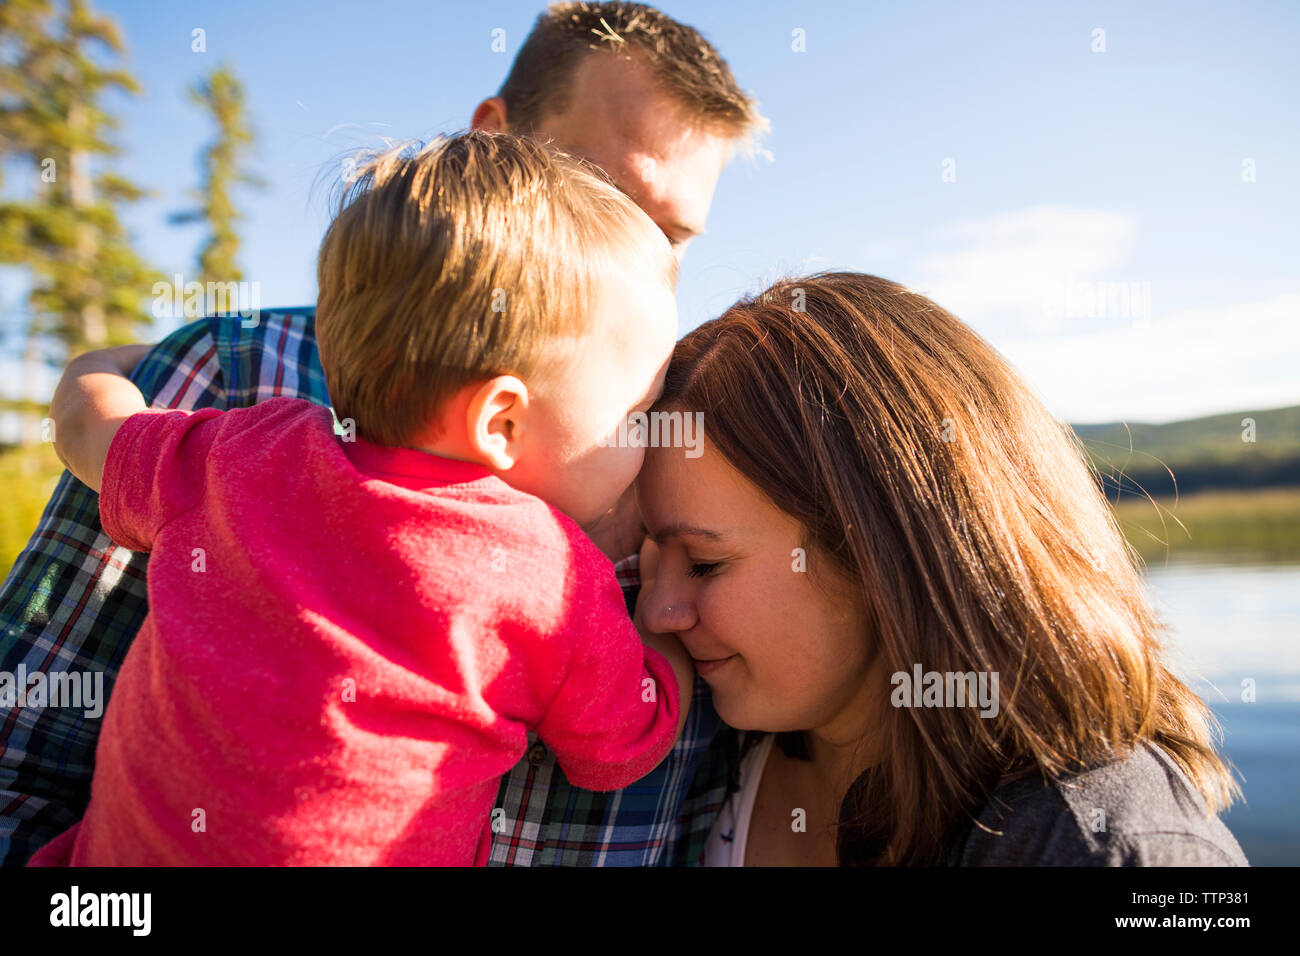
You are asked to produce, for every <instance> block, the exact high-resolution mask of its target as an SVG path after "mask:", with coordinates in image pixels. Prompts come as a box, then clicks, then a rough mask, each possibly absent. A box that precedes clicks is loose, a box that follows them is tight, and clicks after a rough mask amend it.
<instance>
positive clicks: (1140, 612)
mask: <svg viewBox="0 0 1300 956" xmlns="http://www.w3.org/2000/svg"><path fill="white" fill-rule="evenodd" d="M656 410H658V411H662V412H672V411H680V412H683V413H695V412H702V413H703V415H704V419H703V423H704V446H703V454H701V455H698V456H697V457H694V458H692V457H688V456H686V455H683V454H682V453H681V451H680V450H674V449H672V448H658V449H652V450H651V451H650V452H649V454H648V456H647V459H646V464H645V467H644V469H643V471H642V473H641V475H640V477H639V478H638V482H637V490H638V498H639V501H640V504H641V508H642V514H643V516H644V519H645V523H646V526H647V529H648V531H649V534H650V536H651V539H652V540H653V541H654V542H655V545H656V546H650V545H648V546H647V548H646V549H645V552H644V553H643V574H644V584H643V590H642V593H641V598H640V601H639V606H638V609H637V614H638V617H639V619H640V621H641V623H642V625H643V626H644V627H646V628H647V629H649V630H651V631H657V632H664V633H675V634H676V635H677V636H678V637H679V638H680V639H681V640H682V642H683V644H684V645H685V646H686V649H687V651H688V652H689V653H690V654H691V656H692V658H694V660H695V662H696V667H697V670H698V672H699V673H700V675H701V676H702V677H703V678H704V680H705V681H707V682H708V684H709V685H710V688H711V690H712V694H713V701H714V704H715V706H716V708H717V710H718V713H719V714H720V715H721V717H722V719H723V720H724V721H726V722H727V723H728V724H730V725H731V726H732V727H734V728H738V729H740V730H743V731H749V732H750V733H745V734H743V735H741V737H743V738H744V743H745V750H744V754H743V761H742V763H741V769H740V774H739V781H738V787H737V788H736V792H735V793H733V794H732V795H731V797H730V798H729V800H728V802H727V805H726V806H725V807H724V809H723V812H722V814H721V816H720V818H719V820H718V822H717V824H716V825H715V827H714V830H713V833H712V834H711V836H710V840H709V845H708V849H707V850H706V852H705V859H704V862H705V863H706V864H707V865H763V864H776V865H808V864H827V865H835V864H840V865H899V864H912V865H917V864H919V865H940V864H950V865H987V864H1013V865H1030V864H1040V865H1041V864H1049V865H1050V864H1067V865H1153V864H1185V865H1207V864H1226V865H1245V864H1246V860H1245V857H1244V856H1243V855H1242V853H1241V849H1240V847H1239V846H1238V845H1237V843H1236V841H1235V840H1234V839H1233V837H1232V835H1231V834H1230V833H1229V832H1228V830H1227V829H1226V828H1225V827H1224V826H1223V824H1222V823H1221V822H1220V821H1219V820H1218V819H1217V817H1216V816H1214V813H1215V812H1217V811H1220V810H1222V809H1223V808H1225V807H1226V806H1228V805H1229V804H1230V803H1231V802H1232V800H1233V799H1234V798H1235V797H1236V796H1237V795H1238V789H1237V786H1236V784H1235V782H1234V781H1233V779H1232V777H1231V776H1230V774H1229V772H1228V770H1227V769H1226V768H1225V766H1224V764H1223V762H1222V761H1221V760H1220V758H1219V757H1218V755H1217V754H1216V752H1215V749H1214V743H1213V738H1212V736H1211V723H1212V718H1211V716H1210V715H1209V713H1208V711H1207V709H1206V707H1205V705H1204V704H1203V703H1202V702H1201V701H1200V700H1199V699H1198V698H1197V697H1196V695H1195V694H1193V693H1192V692H1191V690H1189V689H1188V688H1187V687H1186V686H1185V685H1184V684H1183V683H1182V682H1181V681H1179V680H1178V679H1177V678H1176V677H1175V676H1174V675H1173V674H1172V673H1170V671H1169V670H1168V669H1167V668H1166V667H1165V665H1164V664H1163V663H1162V661H1161V658H1160V646H1159V640H1158V633H1159V626H1158V622H1157V620H1156V619H1155V617H1154V615H1153V613H1152V611H1151V609H1150V607H1149V605H1148V604H1147V602H1146V600H1145V598H1144V595H1143V591H1142V585H1141V580H1140V577H1139V574H1138V572H1137V570H1136V568H1135V566H1134V564H1133V561H1132V558H1131V557H1130V553H1129V551H1128V549H1127V546H1126V545H1125V543H1124V541H1123V539H1122V537H1121V536H1120V533H1119V531H1118V528H1117V526H1116V523H1115V521H1114V518H1113V517H1112V515H1111V512H1110V509H1109V507H1108V505H1107V504H1106V501H1105V500H1104V498H1103V496H1102V493H1101V491H1100V488H1099V485H1098V483H1097V482H1096V480H1095V478H1094V476H1093V475H1092V474H1091V473H1090V471H1089V470H1088V468H1087V467H1086V465H1085V463H1084V458H1083V456H1082V454H1081V452H1080V449H1079V446H1078V444H1077V441H1076V440H1075V439H1074V438H1073V437H1072V436H1071V434H1070V432H1069V430H1068V429H1067V428H1066V427H1064V426H1062V425H1060V424H1058V423H1057V422H1056V421H1055V420H1053V418H1052V417H1051V416H1050V415H1049V414H1048V412H1047V411H1046V409H1045V408H1044V407H1043V406H1042V404H1041V403H1040V402H1039V401H1038V400H1037V399H1036V398H1035V397H1034V395H1033V394H1032V393H1031V392H1030V390H1029V389H1028V388H1027V387H1026V385H1025V384H1024V383H1023V382H1022V381H1020V379H1019V378H1018V377H1017V376H1016V375H1015V373H1014V372H1013V371H1012V370H1011V369H1010V368H1009V367H1008V365H1007V364H1006V362H1005V361H1004V360H1003V359H1002V358H1001V357H1000V356H999V355H998V354H997V353H996V352H995V351H994V350H993V349H992V348H991V347H990V346H989V345H988V344H987V343H985V342H984V341H983V340H982V339H980V338H979V337H978V336H977V335H976V334H975V333H974V332H972V331H971V330H970V329H969V328H967V327H966V326H965V325H963V324H962V323H961V322H959V321H958V320H957V319H956V318H954V317H953V316H952V315H950V314H949V313H947V312H945V311H944V310H943V309H941V308H939V307H938V306H936V305H935V304H934V303H933V302H930V301H929V300H927V299H925V298H923V297H922V296H919V295H916V294H914V293H912V292H909V291H908V290H906V289H904V288H903V287H901V286H898V285H896V284H894V283H891V282H887V281H885V280H882V279H878V278H875V277H872V276H865V275H859V274H853V273H828V274H822V275H817V276H812V277H809V278H805V279H798V280H790V281H785V282H780V283H778V284H777V285H775V286H773V287H772V288H770V289H768V290H767V291H766V292H764V293H762V294H761V295H759V296H757V297H755V298H753V299H746V300H743V301H741V302H740V303H738V304H737V305H735V306H733V307H732V308H731V309H730V310H728V312H727V313H726V314H725V315H723V316H722V317H721V318H719V319H717V320H715V321H712V322H709V323H706V324H705V325H703V326H701V327H699V328H698V329H696V330H695V331H693V332H691V333H690V334H689V335H687V336H686V337H685V338H684V339H683V340H682V341H681V342H680V343H679V344H678V347H677V351H676V352H675V353H674V357H673V361H672V365H671V367H670V370H669V374H668V377H667V381H666V384H665V390H664V393H663V396H662V398H661V399H660V402H659V403H658V405H657V406H656Z"/></svg>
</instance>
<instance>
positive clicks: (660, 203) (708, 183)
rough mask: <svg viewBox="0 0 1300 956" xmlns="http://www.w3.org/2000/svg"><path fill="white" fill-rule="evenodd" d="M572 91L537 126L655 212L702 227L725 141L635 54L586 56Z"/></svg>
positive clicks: (694, 229) (723, 159)
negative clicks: (563, 104)
mask: <svg viewBox="0 0 1300 956" xmlns="http://www.w3.org/2000/svg"><path fill="white" fill-rule="evenodd" d="M569 92H570V95H569V97H568V98H567V103H566V107H567V108H566V109H565V110H564V112H563V113H562V114H559V115H558V116H551V117H548V118H547V119H546V120H544V121H543V123H542V124H541V127H542V128H541V132H543V133H546V134H549V135H551V136H553V137H554V138H555V140H556V141H557V145H559V146H560V147H562V148H564V149H567V150H569V151H571V152H573V153H575V154H577V155H579V156H582V157H583V158H584V159H587V160H590V161H591V162H593V163H595V164H596V165H597V166H600V167H601V168H602V169H604V171H605V172H606V173H608V174H609V176H610V177H611V178H613V179H614V181H615V182H616V183H618V185H619V187H620V188H621V189H623V191H624V192H626V193H628V194H629V195H630V196H632V197H633V198H634V199H635V200H636V201H637V202H638V203H639V204H641V205H642V206H643V207H645V208H647V211H650V212H651V213H652V215H655V216H656V217H657V218H662V217H663V216H664V215H665V214H668V215H669V216H670V218H672V219H674V220H678V221H676V222H675V223H674V225H676V226H677V227H679V228H681V229H683V230H687V231H690V232H695V233H699V232H702V231H703V229H704V218H705V216H706V215H707V212H708V207H709V204H710V202H711V201H712V198H713V190H714V187H715V186H716V184H717V180H718V176H719V175H720V174H721V172H722V167H723V166H724V165H725V164H726V161H727V159H728V158H729V153H730V143H729V141H728V140H727V139H726V138H725V137H724V136H722V135H720V134H719V133H718V132H716V131H714V130H711V129H709V128H707V127H705V126H704V125H702V124H701V123H700V122H699V121H698V120H696V119H694V118H692V117H691V116H690V114H689V112H688V111H687V110H686V109H684V108H683V107H682V106H681V105H680V104H678V103H677V102H676V101H675V100H674V99H672V97H671V96H669V95H668V94H667V93H664V92H663V91H662V90H660V89H659V88H658V85H657V82H656V81H655V79H654V77H653V75H652V74H651V73H650V72H649V69H648V67H646V66H645V65H644V64H642V63H640V62H639V61H636V60H630V61H629V60H628V59H627V58H625V57H618V56H613V55H608V54H599V55H596V54H593V55H591V56H588V57H587V58H586V59H585V60H584V61H583V63H581V64H579V66H578V69H577V70H576V71H575V76H574V78H573V86H572V87H571V89H570V91H569Z"/></svg>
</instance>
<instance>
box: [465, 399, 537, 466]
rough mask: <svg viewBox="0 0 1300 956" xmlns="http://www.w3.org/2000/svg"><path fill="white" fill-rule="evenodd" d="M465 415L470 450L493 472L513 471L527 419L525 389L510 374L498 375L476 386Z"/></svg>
mask: <svg viewBox="0 0 1300 956" xmlns="http://www.w3.org/2000/svg"><path fill="white" fill-rule="evenodd" d="M465 414H466V420H465V425H466V434H467V435H468V436H469V444H470V448H472V449H473V450H474V452H475V453H476V454H477V455H479V456H480V458H481V460H482V461H483V462H484V463H485V464H487V465H489V466H490V467H492V468H495V469H496V470H497V471H509V470H510V469H511V468H513V467H514V465H515V462H516V461H518V460H519V454H520V451H521V449H522V443H523V435H524V429H525V427H526V419H527V418H528V386H527V385H525V384H524V383H523V382H522V381H521V380H520V379H518V378H515V376H513V375H498V376H496V377H495V378H492V379H489V380H488V381H486V382H484V383H483V384H482V385H480V386H479V387H478V389H477V390H476V391H475V392H474V394H473V396H472V397H471V398H470V400H469V407H468V408H467V409H466V412H465Z"/></svg>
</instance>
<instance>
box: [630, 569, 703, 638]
mask: <svg viewBox="0 0 1300 956" xmlns="http://www.w3.org/2000/svg"><path fill="white" fill-rule="evenodd" d="M641 620H642V622H643V623H644V625H645V627H646V629H647V630H649V631H653V632H655V633H656V634H674V633H678V632H680V631H688V630H690V629H691V628H692V627H694V626H695V605H694V604H693V603H692V601H691V599H690V598H689V597H688V596H687V595H686V594H685V593H684V592H683V591H682V590H681V589H679V588H674V587H672V586H671V584H670V582H668V581H665V580H664V578H663V576H662V575H660V576H658V577H656V578H655V579H654V580H653V581H652V582H650V586H649V589H648V590H646V591H643V592H642V594H641Z"/></svg>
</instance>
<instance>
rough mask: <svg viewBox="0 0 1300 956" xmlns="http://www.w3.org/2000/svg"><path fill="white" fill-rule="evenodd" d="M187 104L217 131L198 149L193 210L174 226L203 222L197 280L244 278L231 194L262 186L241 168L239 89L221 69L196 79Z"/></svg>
mask: <svg viewBox="0 0 1300 956" xmlns="http://www.w3.org/2000/svg"><path fill="white" fill-rule="evenodd" d="M189 95H190V99H191V100H192V101H193V102H194V103H196V104H197V105H199V106H200V107H202V108H203V110H204V111H205V112H206V113H208V114H209V115H210V116H211V117H212V119H213V121H214V122H215V124H216V127H217V134H216V137H215V138H214V139H213V140H212V142H211V143H209V144H208V145H207V146H206V147H205V148H204V150H203V154H202V157H201V160H200V167H201V169H202V181H201V183H200V186H199V189H198V190H197V191H196V194H195V195H196V198H197V199H198V201H199V203H200V204H201V205H200V206H199V207H198V208H197V209H192V210H187V211H185V212H181V213H177V214H175V215H173V216H172V217H171V221H172V222H173V223H188V222H205V223H207V225H208V238H207V241H206V242H205V243H204V245H203V248H202V250H201V251H200V252H199V281H200V282H202V283H203V284H204V287H205V288H211V286H209V285H208V284H209V283H228V282H238V281H240V280H242V279H243V278H244V273H243V271H242V270H241V269H240V268H239V263H238V261H237V259H238V255H239V234H238V233H237V232H236V230H235V226H236V223H238V221H239V220H240V219H241V218H242V217H241V216H240V214H239V210H238V209H236V208H235V203H234V199H233V196H232V193H233V191H234V188H235V186H236V185H238V184H241V183H242V184H246V185H251V186H261V185H263V183H262V181H261V180H260V179H258V178H257V177H256V176H253V175H252V174H251V173H249V172H247V171H246V170H245V169H244V168H243V162H244V160H245V158H246V156H247V155H248V153H249V152H250V151H251V149H252V146H253V142H254V136H253V132H252V130H251V129H250V128H249V125H248V114H247V110H246V106H245V98H244V87H243V84H241V83H240V82H239V78H238V77H237V76H235V73H234V71H233V70H232V69H231V68H230V67H229V66H226V65H222V66H220V67H218V68H216V69H215V70H213V71H212V72H211V73H209V74H208V75H207V76H205V77H203V78H202V79H201V80H199V81H198V82H197V83H196V84H195V85H194V86H193V87H191V88H190V91H189Z"/></svg>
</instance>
